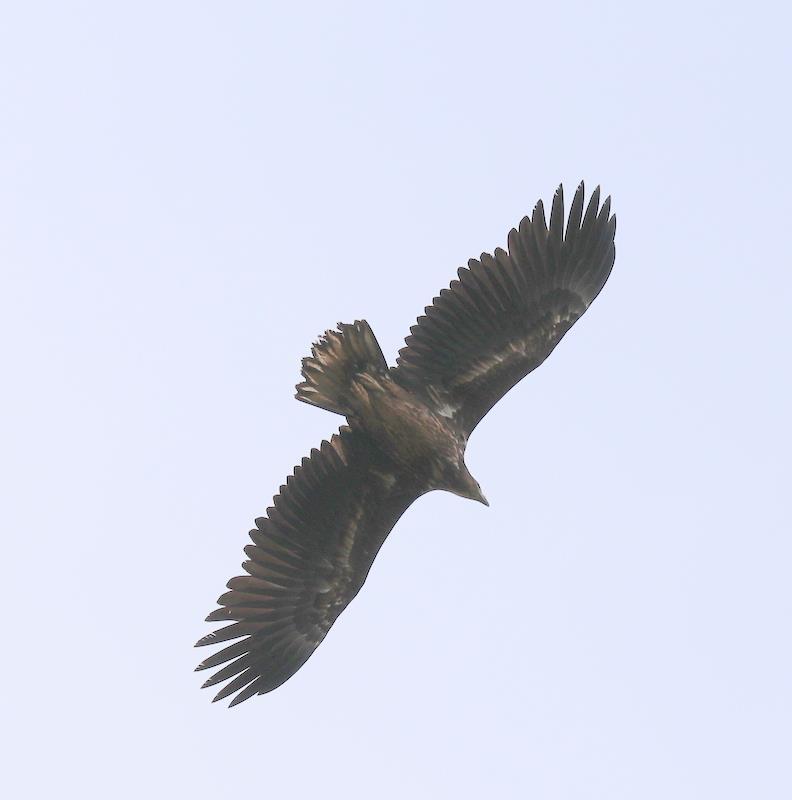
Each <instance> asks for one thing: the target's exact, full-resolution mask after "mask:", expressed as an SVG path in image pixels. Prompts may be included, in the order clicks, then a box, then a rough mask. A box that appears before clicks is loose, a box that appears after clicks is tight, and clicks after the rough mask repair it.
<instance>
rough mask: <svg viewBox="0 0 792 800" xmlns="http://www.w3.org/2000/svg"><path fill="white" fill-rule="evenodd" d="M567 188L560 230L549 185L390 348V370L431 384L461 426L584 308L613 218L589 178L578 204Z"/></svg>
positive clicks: (605, 268) (535, 362)
mask: <svg viewBox="0 0 792 800" xmlns="http://www.w3.org/2000/svg"><path fill="white" fill-rule="evenodd" d="M583 197H584V188H583V184H582V183H581V184H580V186H579V187H578V189H577V191H576V192H575V197H574V199H573V200H572V206H571V209H570V213H569V219H568V221H567V225H566V231H564V196H563V190H562V188H561V187H559V189H558V191H557V192H556V194H555V196H554V198H553V204H552V207H551V211H550V226H549V228H548V226H547V223H546V221H545V213H544V205H543V204H542V202H541V201H539V202H538V203H537V204H536V207H535V208H534V212H533V215H532V217H531V218H530V219H529V218H528V217H526V218H525V219H523V220H522V222H521V223H520V225H519V228H518V229H517V230H512V231H511V232H510V233H509V237H508V245H509V252H508V254H507V253H506V252H504V251H503V250H501V249H500V248H499V249H498V250H496V251H495V256H494V257H493V256H491V255H489V254H487V253H484V254H482V256H481V258H480V259H478V260H475V259H474V260H471V261H470V262H469V265H468V268H462V269H460V270H459V280H458V281H452V282H451V285H450V287H449V288H448V289H444V290H442V291H441V292H440V295H439V296H438V297H436V298H435V299H434V302H433V304H432V305H431V306H429V307H427V309H426V315H425V316H423V317H420V318H419V320H418V324H417V325H414V326H413V327H412V328H411V329H410V330H411V335H410V336H408V337H407V340H406V342H405V344H406V346H405V347H403V348H402V349H401V350H400V351H399V358H398V360H397V364H398V366H397V367H396V368H394V369H393V370H392V375H393V377H394V379H395V380H397V381H399V382H400V383H401V384H402V385H404V386H405V387H408V388H410V389H412V390H413V391H415V392H426V387H427V386H432V387H433V389H434V392H435V395H436V396H439V397H441V398H442V399H443V403H444V405H445V406H446V408H447V410H449V411H450V412H451V413H453V418H454V420H455V421H456V423H457V425H458V426H459V428H460V429H461V430H462V431H463V432H464V433H465V434H466V435H469V434H470V432H471V431H472V430H473V429H474V428H475V427H476V425H478V423H479V421H480V420H481V419H482V417H483V416H484V415H485V414H486V413H487V412H488V411H489V410H490V409H491V408H492V407H493V406H494V405H495V403H497V402H498V400H500V398H501V397H503V395H504V394H506V392H508V391H509V389H511V388H512V386H514V385H515V384H516V383H517V382H518V381H519V380H521V379H522V378H524V377H525V376H526V375H527V374H528V373H529V372H531V371H532V370H534V369H536V367H538V366H539V365H540V364H541V363H542V362H543V361H544V360H545V359H546V358H547V356H549V355H550V353H551V352H552V351H553V348H554V347H555V346H556V345H557V344H558V343H559V341H561V338H562V337H563V336H564V334H565V333H566V332H567V331H568V330H569V329H570V328H571V327H572V325H573V324H574V323H575V322H576V321H577V320H578V319H579V318H580V317H581V315H582V314H583V313H584V312H585V311H586V309H587V308H588V307H589V305H590V304H591V302H592V301H593V300H594V298H595V297H596V296H597V294H599V291H600V290H601V289H602V287H603V285H604V284H605V281H606V280H607V279H608V275H609V274H610V271H611V268H612V266H613V260H614V256H615V249H614V245H613V240H614V235H615V231H616V219H615V217H611V216H610V198H608V199H607V200H606V201H605V202H604V203H603V205H602V207H600V205H599V187H597V189H595V190H594V192H593V194H592V196H591V200H590V201H589V204H588V207H587V209H586V212H585V214H583Z"/></svg>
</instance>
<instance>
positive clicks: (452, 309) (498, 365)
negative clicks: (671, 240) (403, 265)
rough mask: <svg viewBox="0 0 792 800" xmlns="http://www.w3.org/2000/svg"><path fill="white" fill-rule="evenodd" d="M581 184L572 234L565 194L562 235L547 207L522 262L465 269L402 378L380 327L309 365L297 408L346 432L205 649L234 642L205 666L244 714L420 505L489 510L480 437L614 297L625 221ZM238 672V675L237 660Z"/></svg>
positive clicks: (283, 519)
mask: <svg viewBox="0 0 792 800" xmlns="http://www.w3.org/2000/svg"><path fill="white" fill-rule="evenodd" d="M583 195H584V191H583V184H581V185H580V186H579V187H578V190H577V192H576V193H575V197H574V199H573V201H572V205H571V208H570V211H569V217H568V219H567V222H566V230H565V229H564V203H563V192H562V189H561V188H560V187H559V189H558V191H557V192H556V194H555V196H554V198H553V205H552V209H551V214H550V224H549V226H548V225H547V223H546V222H545V216H544V209H543V206H542V203H541V201H540V202H539V203H538V204H537V206H536V208H535V209H534V212H533V215H532V217H531V218H528V217H526V218H525V219H523V221H522V222H521V223H520V226H519V229H517V230H512V231H511V233H510V234H509V238H508V245H509V252H508V253H507V252H505V251H504V250H501V249H500V248H498V249H496V250H495V253H494V255H488V254H486V253H485V254H482V256H481V258H480V259H478V260H471V261H469V262H468V267H467V268H462V269H460V270H459V272H458V276H459V279H458V280H454V281H452V283H451V285H450V287H449V288H448V289H443V290H442V291H441V292H440V295H439V296H438V297H436V298H435V299H434V302H433V304H432V305H431V306H429V307H427V308H426V313H425V316H422V317H420V318H419V319H418V323H417V324H416V325H414V326H413V327H412V328H411V335H410V336H408V337H407V340H406V346H405V347H404V348H402V350H400V351H399V357H398V359H397V365H396V366H395V367H393V368H389V367H388V365H387V363H386V361H385V358H384V356H383V354H382V351H381V349H380V347H379V344H378V343H377V340H376V338H375V336H374V334H373V332H372V331H371V328H370V327H369V325H368V323H367V322H365V321H357V322H355V323H354V324H352V325H345V324H339V326H338V330H337V331H334V330H330V331H327V332H326V333H325V334H324V336H323V337H321V339H320V340H319V342H318V343H317V344H315V345H314V347H313V349H312V353H311V355H310V356H308V357H307V358H305V359H303V368H302V372H303V377H304V378H305V380H304V381H303V382H302V383H300V384H299V385H298V386H297V398H298V399H299V400H302V401H304V402H306V403H310V404H312V405H316V406H318V407H320V408H324V409H327V410H329V411H333V412H335V413H339V414H342V415H343V416H345V417H346V418H347V422H348V425H347V426H343V427H342V428H341V430H340V431H339V433H338V434H336V435H335V436H333V437H332V438H331V439H330V441H329V442H322V445H321V447H320V448H319V449H318V450H313V451H311V455H310V457H309V458H304V459H303V461H302V464H301V465H300V466H298V467H296V468H295V470H294V474H293V475H291V476H289V477H288V478H287V479H286V484H285V485H284V486H281V489H280V493H279V494H278V495H277V496H276V497H275V500H274V505H273V506H272V507H271V508H269V509H267V516H266V517H262V518H260V519H257V520H256V528H255V529H254V530H252V531H251V532H250V538H251V539H252V544H249V545H248V546H247V547H246V548H245V552H246V554H247V556H248V560H247V561H246V562H245V563H244V564H243V568H244V569H245V571H246V572H247V575H245V576H243V577H237V578H233V579H232V580H230V581H229V582H228V588H229V591H228V592H226V593H225V594H223V595H221V597H220V598H219V600H218V603H219V605H220V608H218V609H217V610H215V611H213V612H212V613H211V614H210V615H209V617H207V620H209V621H213V622H221V621H222V622H229V623H231V624H229V625H226V626H225V627H223V628H220V629H219V630H216V631H214V632H213V633H210V634H208V635H207V636H205V637H203V639H201V640H200V641H199V642H198V643H197V644H198V645H207V644H219V643H225V642H233V641H234V640H239V641H236V642H235V643H233V644H229V645H226V646H225V647H224V648H223V649H221V650H220V651H219V652H216V653H214V654H213V655H211V656H210V657H209V658H207V659H206V660H205V661H203V662H202V663H201V664H200V665H199V666H198V669H207V668H210V667H218V666H220V665H223V664H225V665H226V666H224V667H222V668H221V669H220V670H219V671H218V672H216V673H215V674H214V675H213V676H212V677H211V678H210V679H209V680H208V681H206V682H205V684H204V685H205V686H211V685H214V684H218V683H222V682H224V681H228V683H227V684H226V685H225V686H224V687H223V688H222V689H221V691H220V692H219V693H218V694H217V696H216V697H215V699H216V700H219V699H221V698H224V697H228V696H230V695H232V694H234V695H235V697H234V698H233V700H232V702H231V705H235V704H237V703H239V702H242V701H243V700H246V699H247V698H249V697H252V696H253V695H254V694H263V693H265V692H268V691H271V690H272V689H274V688H276V687H277V686H280V684H281V683H283V682H284V681H286V680H287V679H288V678H289V677H291V676H292V675H293V674H294V673H295V672H296V671H297V670H298V669H299V668H300V667H301V666H302V665H303V664H304V663H305V661H306V660H307V659H308V658H309V657H310V655H311V654H312V653H313V651H314V650H315V649H316V647H317V646H318V645H319V643H320V642H321V641H322V639H323V638H324V637H325V635H326V634H327V632H328V631H329V629H330V627H331V626H332V625H333V623H334V622H335V620H336V619H337V617H338V615H339V614H340V613H341V612H342V611H343V610H344V608H346V606H347V605H348V604H349V602H350V601H351V600H352V598H353V597H354V596H355V595H356V594H357V593H358V591H359V590H360V588H361V586H362V585H363V583H364V581H365V579H366V576H367V575H368V572H369V569H370V568H371V565H372V563H373V561H374V558H375V557H376V555H377V553H378V551H379V549H380V547H381V546H382V544H383V542H384V541H385V539H386V537H387V536H388V534H389V533H390V531H391V530H392V528H393V526H394V525H395V524H396V522H397V521H398V519H399V517H400V516H401V515H402V514H403V513H404V512H405V511H406V509H407V508H408V507H409V506H410V505H411V504H412V503H413V502H414V501H415V500H416V499H417V498H418V497H420V496H421V495H422V494H424V493H426V492H428V491H432V490H434V489H444V490H447V491H451V492H454V493H455V494H458V495H460V496H462V497H468V498H471V499H474V500H479V501H480V502H483V503H485V504H486V503H487V501H486V499H485V498H484V496H483V494H482V493H481V489H480V487H479V485H478V483H477V482H476V480H475V479H474V478H473V476H472V475H471V474H470V472H469V471H468V469H467V467H466V465H465V461H464V454H465V447H466V445H467V440H468V437H469V436H470V434H471V432H472V431H473V430H474V428H475V427H476V425H478V423H479V421H480V420H481V419H482V417H483V416H484V415H485V414H486V413H487V411H489V409H490V408H492V406H493V405H494V404H495V403H496V402H497V401H498V400H499V399H500V398H501V397H502V396H503V395H504V394H505V393H506V392H507V391H508V390H509V389H510V388H511V387H512V386H514V385H515V384H516V383H517V382H518V381H519V380H521V379H522V378H523V377H524V376H525V375H527V374H528V373H529V372H531V370H533V369H535V368H536V367H537V366H539V364H541V363H542V361H544V359H545V358H547V356H548V355H549V354H550V353H551V352H552V350H553V348H554V347H555V346H556V345H557V344H558V342H559V341H560V340H561V338H562V337H563V336H564V334H565V333H566V332H567V331H568V330H569V328H570V327H572V325H573V324H574V323H575V322H576V321H577V319H579V318H580V316H581V315H582V314H583V313H584V312H585V310H586V309H587V308H588V306H589V305H590V304H591V302H592V301H593V300H594V298H595V297H596V296H597V294H598V293H599V292H600V290H601V289H602V287H603V285H604V284H605V281H606V280H607V278H608V275H609V274H610V270H611V268H612V266H613V261H614V255H615V249H614V235H615V230H616V219H615V217H612V216H611V215H610V198H608V199H607V200H606V201H605V202H604V203H603V204H602V206H600V204H599V189H598V188H597V189H596V190H595V191H594V193H593V194H592V197H591V199H590V201H589V204H588V206H587V208H586V210H585V213H584V211H583ZM227 662H230V663H227Z"/></svg>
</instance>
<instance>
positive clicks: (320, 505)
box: [196, 427, 421, 706]
mask: <svg viewBox="0 0 792 800" xmlns="http://www.w3.org/2000/svg"><path fill="white" fill-rule="evenodd" d="M420 493H421V492H420V491H419V490H418V489H417V488H416V487H415V485H414V484H412V483H411V482H410V478H409V476H403V475H401V474H399V472H398V470H397V469H396V468H395V467H394V465H393V464H392V463H391V462H390V461H389V460H388V459H387V457H386V456H384V455H383V454H382V453H381V452H380V451H379V450H377V449H376V448H374V447H373V446H371V444H370V443H369V442H368V441H367V440H366V438H365V435H364V434H360V433H357V432H353V431H351V430H350V429H349V428H346V427H343V428H341V430H340V432H339V433H338V434H337V435H335V436H333V437H332V439H331V440H330V441H329V442H322V445H321V447H320V449H318V450H316V449H315V450H313V451H311V456H310V458H304V459H303V460H302V464H301V466H298V467H296V468H295V470H294V474H293V475H290V476H289V477H288V478H287V480H286V485H285V486H281V489H280V494H279V495H278V496H277V497H276V498H275V500H274V506H273V507H272V508H269V509H267V516H266V517H263V518H260V519H257V520H256V528H255V529H254V530H252V531H251V532H250V538H251V539H252V540H253V544H249V545H248V546H247V547H246V548H245V552H246V554H247V556H248V559H249V560H248V561H246V562H245V563H244V564H243V565H242V566H243V568H244V569H245V571H246V572H247V573H248V574H247V575H245V576H244V577H237V578H232V579H231V580H230V581H229V582H228V588H229V589H230V591H228V592H226V593H225V594H223V595H221V597H220V598H219V599H218V604H219V605H220V608H218V609H217V610H215V611H213V612H212V613H211V614H210V615H209V616H208V617H207V621H210V622H231V623H232V624H231V625H227V626H225V627H223V628H220V629H219V630H216V631H214V632H213V633H210V634H208V635H207V636H204V637H203V639H201V640H199V641H198V642H197V644H196V646H202V645H208V644H219V643H221V642H229V641H232V640H234V639H240V641H238V642H236V643H235V644H232V645H230V646H226V647H225V648H224V649H222V650H220V651H219V652H217V653H215V654H214V655H212V656H209V658H207V659H206V660H205V661H203V662H202V663H201V664H200V665H199V666H198V669H199V670H201V669H208V668H210V667H217V666H219V665H220V664H225V663H226V662H228V661H230V662H231V663H230V664H227V665H226V666H225V667H223V668H222V669H220V670H219V671H218V672H216V673H215V674H214V675H212V677H211V678H209V680H208V681H206V683H205V684H204V686H212V685H214V684H217V683H220V682H222V681H226V680H229V679H230V682H229V683H228V684H226V685H225V686H224V687H223V689H222V690H221V691H220V692H219V694H218V695H217V696H216V697H215V698H214V699H215V700H220V699H222V698H224V697H227V696H228V695H231V694H234V693H235V692H236V693H237V694H236V697H234V699H233V701H232V702H231V705H232V706H233V705H236V704H237V703H241V702H242V701H243V700H247V699H248V698H249V697H252V696H253V695H254V694H264V693H265V692H269V691H271V690H272V689H275V688H276V687H278V686H280V685H281V684H282V683H283V682H284V681H286V680H287V679H288V678H290V677H291V676H292V675H293V674H294V673H295V672H296V671H297V670H298V669H299V668H300V667H301V666H302V665H303V664H304V663H305V662H306V661H307V660H308V658H309V657H310V656H311V654H312V653H313V651H314V650H315V649H316V647H317V646H318V645H319V643H320V642H321V641H322V639H324V637H325V635H326V634H327V632H328V630H330V627H331V626H332V624H333V623H334V622H335V621H336V619H337V618H338V615H339V614H340V613H341V612H342V611H343V610H344V609H345V608H346V607H347V605H348V604H349V602H350V601H351V600H352V598H353V597H354V596H355V595H356V594H357V593H358V591H359V590H360V587H361V586H362V585H363V582H364V581H365V580H366V576H367V575H368V572H369V569H370V568H371V565H372V563H373V561H374V558H375V556H376V555H377V552H378V551H379V549H380V547H381V546H382V543H383V542H384V541H385V538H386V537H387V535H388V534H389V533H390V531H391V529H392V528H393V526H394V525H395V524H396V521H397V520H398V519H399V517H400V516H401V515H402V514H403V513H404V512H405V511H406V510H407V508H408V507H409V506H410V504H411V503H412V502H413V501H414V500H415V499H416V498H417V497H418V496H419V494H420Z"/></svg>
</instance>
